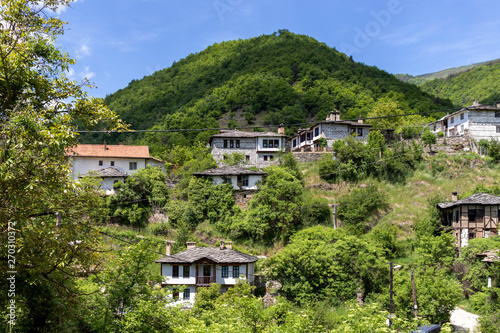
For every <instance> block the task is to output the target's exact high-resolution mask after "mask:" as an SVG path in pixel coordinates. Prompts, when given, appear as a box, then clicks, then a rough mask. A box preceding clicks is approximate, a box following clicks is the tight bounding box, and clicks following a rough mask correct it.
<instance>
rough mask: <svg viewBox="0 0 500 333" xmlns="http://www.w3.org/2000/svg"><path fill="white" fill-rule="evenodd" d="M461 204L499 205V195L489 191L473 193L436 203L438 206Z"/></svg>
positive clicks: (445, 206)
mask: <svg viewBox="0 0 500 333" xmlns="http://www.w3.org/2000/svg"><path fill="white" fill-rule="evenodd" d="M461 205H500V197H499V196H496V195H493V194H489V193H475V194H473V195H471V196H468V197H467V198H463V199H461V200H457V201H450V202H442V203H438V207H439V208H450V207H456V206H461Z"/></svg>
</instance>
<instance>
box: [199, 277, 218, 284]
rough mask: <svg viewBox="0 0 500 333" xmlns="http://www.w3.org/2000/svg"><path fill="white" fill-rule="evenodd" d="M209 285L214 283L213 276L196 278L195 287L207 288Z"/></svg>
mask: <svg viewBox="0 0 500 333" xmlns="http://www.w3.org/2000/svg"><path fill="white" fill-rule="evenodd" d="M210 283H215V276H197V277H196V285H198V286H209V285H210Z"/></svg>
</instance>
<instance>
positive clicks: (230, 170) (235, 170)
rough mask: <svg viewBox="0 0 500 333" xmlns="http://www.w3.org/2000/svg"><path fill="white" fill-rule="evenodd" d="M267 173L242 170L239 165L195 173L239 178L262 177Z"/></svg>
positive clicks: (196, 173) (197, 174) (195, 173)
mask: <svg viewBox="0 0 500 333" xmlns="http://www.w3.org/2000/svg"><path fill="white" fill-rule="evenodd" d="M265 174H266V173H265V172H263V171H258V170H257V171H255V170H250V169H247V168H242V167H240V166H237V165H226V166H223V167H220V168H216V169H210V170H205V171H201V172H194V173H193V175H195V176H237V175H262V176H264V175H265Z"/></svg>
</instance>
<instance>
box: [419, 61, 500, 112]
mask: <svg viewBox="0 0 500 333" xmlns="http://www.w3.org/2000/svg"><path fill="white" fill-rule="evenodd" d="M499 78H500V62H498V61H493V62H491V63H490V64H488V65H484V66H478V67H476V68H474V69H472V70H469V71H466V72H463V73H459V74H453V75H450V76H448V77H446V78H441V79H435V80H431V81H427V82H425V83H424V84H422V85H420V88H422V90H424V91H426V92H428V93H429V94H434V95H436V96H439V97H441V98H446V99H449V100H451V102H452V103H453V105H455V106H469V105H472V102H473V101H474V99H476V98H477V99H478V100H479V103H481V104H493V103H494V102H496V101H498V100H500V80H499Z"/></svg>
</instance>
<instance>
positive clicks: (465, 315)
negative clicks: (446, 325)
mask: <svg viewBox="0 0 500 333" xmlns="http://www.w3.org/2000/svg"><path fill="white" fill-rule="evenodd" d="M478 318H479V316H478V315H475V314H473V313H470V312H467V311H465V310H462V309H460V308H456V309H455V310H453V311H452V312H451V318H450V321H451V324H452V325H453V328H454V329H455V332H476V327H477V326H478V322H477V319H478Z"/></svg>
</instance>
